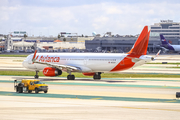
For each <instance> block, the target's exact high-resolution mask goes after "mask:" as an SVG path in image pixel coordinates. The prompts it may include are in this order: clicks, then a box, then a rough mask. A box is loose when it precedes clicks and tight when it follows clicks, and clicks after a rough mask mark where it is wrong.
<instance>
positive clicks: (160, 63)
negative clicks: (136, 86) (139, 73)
mask: <svg viewBox="0 0 180 120" xmlns="http://www.w3.org/2000/svg"><path fill="white" fill-rule="evenodd" d="M146 64H162V62H161V63H146ZM167 64H172V65H180V63H167ZM163 65H164V64H163Z"/></svg>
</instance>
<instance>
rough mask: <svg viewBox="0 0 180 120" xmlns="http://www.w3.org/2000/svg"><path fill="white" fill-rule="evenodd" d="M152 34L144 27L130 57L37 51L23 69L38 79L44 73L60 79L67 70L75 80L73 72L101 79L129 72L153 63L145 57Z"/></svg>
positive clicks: (69, 77)
mask: <svg viewBox="0 0 180 120" xmlns="http://www.w3.org/2000/svg"><path fill="white" fill-rule="evenodd" d="M149 34H150V31H148V26H145V27H144V29H143V30H142V32H141V34H140V36H139V38H138V39H137V40H136V42H135V44H134V46H133V47H132V49H131V50H130V51H129V52H128V53H127V54H120V53H36V52H37V51H35V53H34V55H33V54H31V55H29V56H28V57H27V58H26V59H25V60H24V62H23V66H24V67H25V68H27V69H31V70H35V71H36V75H35V78H38V72H39V71H41V70H42V71H43V74H44V75H45V76H58V75H61V74H62V71H65V72H67V73H68V74H69V75H68V76H67V79H68V80H74V79H75V76H74V75H72V74H71V73H72V72H81V73H83V74H84V75H86V76H93V78H94V79H101V73H103V72H118V71H122V70H127V69H130V68H133V67H136V66H140V65H142V64H144V63H147V62H150V61H152V60H154V57H152V56H147V55H146V52H147V47H148V41H149ZM158 54H159V52H158ZM158 54H157V55H158Z"/></svg>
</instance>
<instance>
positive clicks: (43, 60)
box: [36, 55, 60, 62]
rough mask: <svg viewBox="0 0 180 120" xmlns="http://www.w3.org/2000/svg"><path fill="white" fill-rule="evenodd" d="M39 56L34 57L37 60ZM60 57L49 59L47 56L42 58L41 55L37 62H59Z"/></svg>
mask: <svg viewBox="0 0 180 120" xmlns="http://www.w3.org/2000/svg"><path fill="white" fill-rule="evenodd" d="M38 57H39V55H38V56H37V57H36V60H37V59H38ZM59 60H60V57H49V56H48V55H47V56H46V57H44V56H43V55H42V56H41V57H40V58H39V62H59Z"/></svg>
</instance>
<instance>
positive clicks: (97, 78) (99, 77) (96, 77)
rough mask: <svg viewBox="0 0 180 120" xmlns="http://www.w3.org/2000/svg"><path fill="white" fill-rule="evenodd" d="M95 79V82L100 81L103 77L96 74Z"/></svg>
mask: <svg viewBox="0 0 180 120" xmlns="http://www.w3.org/2000/svg"><path fill="white" fill-rule="evenodd" d="M93 79H94V80H100V79H101V75H100V74H98V75H97V74H95V75H94V76H93Z"/></svg>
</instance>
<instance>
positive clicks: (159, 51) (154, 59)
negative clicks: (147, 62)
mask: <svg viewBox="0 0 180 120" xmlns="http://www.w3.org/2000/svg"><path fill="white" fill-rule="evenodd" d="M160 52H161V50H159V51H158V53H157V54H156V56H155V57H154V58H152V60H153V61H154V60H156V58H157V57H158V56H159V54H160Z"/></svg>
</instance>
